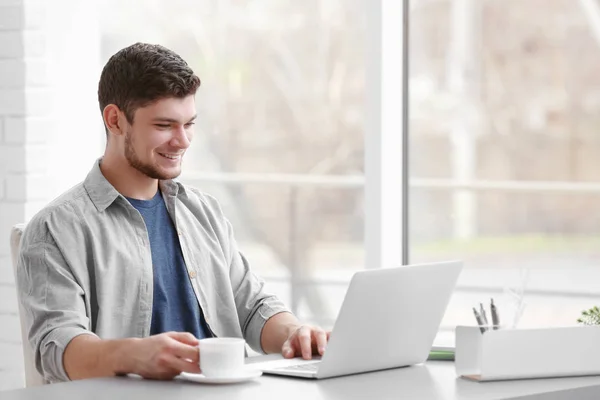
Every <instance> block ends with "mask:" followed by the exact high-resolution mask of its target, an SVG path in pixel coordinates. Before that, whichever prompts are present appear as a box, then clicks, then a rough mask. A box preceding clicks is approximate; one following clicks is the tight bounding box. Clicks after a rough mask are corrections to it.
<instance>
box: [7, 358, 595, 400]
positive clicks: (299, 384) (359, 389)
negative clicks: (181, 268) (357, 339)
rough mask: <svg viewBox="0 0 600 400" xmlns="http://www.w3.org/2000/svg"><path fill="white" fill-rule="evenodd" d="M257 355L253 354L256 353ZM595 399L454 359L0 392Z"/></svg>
mask: <svg viewBox="0 0 600 400" xmlns="http://www.w3.org/2000/svg"><path fill="white" fill-rule="evenodd" d="M257 359H259V357H257ZM515 398H519V399H521V398H522V399H529V400H538V399H549V400H558V399H600V377H598V376H596V377H580V378H559V379H535V380H523V381H506V382H487V383H477V382H471V381H467V380H464V379H462V378H457V377H456V375H455V372H454V364H453V363H452V362H448V361H429V362H427V363H426V364H424V365H418V366H413V367H407V368H398V369H393V370H387V371H380V372H372V373H367V374H360V375H352V376H346V377H341V378H331V379H325V380H321V381H314V380H304V379H298V378H285V377H275V376H267V375H263V376H262V377H260V378H258V379H257V380H255V381H251V382H246V383H241V384H235V385H224V386H217V385H201V384H197V383H192V382H185V381H178V380H175V381H166V382H159V381H149V380H143V379H136V378H125V377H123V378H101V379H89V380H84V381H76V382H68V383H59V384H54V385H47V386H42V387H36V388H31V389H19V390H13V391H7V392H0V399H1V400H34V399H43V400H63V399H64V400H82V399H85V400H92V399H111V400H112V399H127V400H134V399H143V400H154V399H156V400H159V399H160V400H163V399H173V400H174V399H183V400H187V399H189V400H201V399H217V400H220V399H223V400H225V399H228V400H229V399H231V400H235V399H259V400H276V399H277V400H280V399H284V400H296V399H298V400H299V399H302V400H313V399H314V400H319V399H323V400H347V399H419V400H421V399H459V400H491V399H515Z"/></svg>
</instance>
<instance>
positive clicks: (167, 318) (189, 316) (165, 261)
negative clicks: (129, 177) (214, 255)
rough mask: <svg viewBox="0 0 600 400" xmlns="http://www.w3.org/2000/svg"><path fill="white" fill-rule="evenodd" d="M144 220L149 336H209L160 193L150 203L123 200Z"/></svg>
mask: <svg viewBox="0 0 600 400" xmlns="http://www.w3.org/2000/svg"><path fill="white" fill-rule="evenodd" d="M127 200H129V202H130V203H131V205H133V206H134V207H135V208H136V209H137V210H138V211H139V212H140V214H142V217H143V218H144V222H145V223H146V228H147V229H148V237H149V239H150V251H151V253H152V267H153V272H154V296H153V302H152V324H151V327H150V334H151V335H155V334H158V333H163V332H169V331H176V332H189V333H191V334H193V335H194V336H195V337H197V338H198V339H202V338H205V337H209V336H210V335H208V333H209V330H208V328H207V326H206V322H205V321H204V317H203V315H202V310H201V309H200V306H199V304H198V300H197V299H196V295H195V294H194V289H193V288H192V284H191V282H190V278H189V276H188V272H187V268H186V266H185V261H184V259H183V254H182V252H181V246H180V244H179V238H178V237H177V233H176V232H175V227H174V226H173V221H172V220H171V217H170V216H169V213H168V211H167V207H166V206H165V202H164V201H163V198H162V195H161V193H160V190H158V191H157V192H156V195H155V196H154V197H153V198H152V199H151V200H137V199H131V198H127Z"/></svg>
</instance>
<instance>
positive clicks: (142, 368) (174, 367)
mask: <svg viewBox="0 0 600 400" xmlns="http://www.w3.org/2000/svg"><path fill="white" fill-rule="evenodd" d="M197 346H198V339H196V338H195V337H194V335H192V334H190V333H185V332H167V333H161V334H160V335H154V336H150V337H147V338H143V339H135V340H134V342H133V343H132V346H131V348H130V349H129V351H127V355H128V356H129V357H131V359H130V362H131V364H130V365H131V370H130V371H123V372H126V373H127V372H131V373H134V374H137V375H141V376H142V377H144V378H149V379H172V378H174V377H175V376H177V375H179V373H181V372H191V373H199V372H200V368H199V367H198V360H199V353H198V347H197Z"/></svg>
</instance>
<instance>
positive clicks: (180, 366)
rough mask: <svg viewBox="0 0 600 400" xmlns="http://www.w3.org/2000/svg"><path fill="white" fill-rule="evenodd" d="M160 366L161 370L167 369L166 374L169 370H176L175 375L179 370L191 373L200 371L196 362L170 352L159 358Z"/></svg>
mask: <svg viewBox="0 0 600 400" xmlns="http://www.w3.org/2000/svg"><path fill="white" fill-rule="evenodd" d="M160 366H161V367H162V368H163V370H165V371H167V374H168V373H169V372H171V371H177V374H176V375H178V374H179V372H190V373H193V374H197V373H199V372H200V367H199V366H198V363H197V362H192V361H187V360H184V359H181V358H179V357H177V356H175V355H172V354H165V355H164V356H163V358H162V359H161V362H160ZM171 373H172V372H171Z"/></svg>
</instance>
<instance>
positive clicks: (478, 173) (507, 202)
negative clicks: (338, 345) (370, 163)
mask: <svg viewBox="0 0 600 400" xmlns="http://www.w3.org/2000/svg"><path fill="white" fill-rule="evenodd" d="M599 7H600V3H599V2H597V1H595V0H589V1H585V0H582V1H571V0H543V1H532V0H528V1H523V0H490V1H479V0H438V1H423V0H421V1H420V0H411V1H410V9H411V11H410V19H411V20H410V58H409V61H410V130H409V132H410V150H409V151H410V176H411V179H410V260H411V261H412V262H421V261H435V260H446V259H462V260H464V261H465V270H464V271H463V274H462V276H461V278H460V282H459V286H458V289H457V292H456V294H455V295H454V297H453V299H452V303H451V304H450V307H449V309H448V312H447V314H446V316H445V319H444V321H443V326H442V329H443V331H446V332H451V331H452V330H453V327H454V326H455V325H456V324H468V325H472V324H474V323H475V319H474V316H473V314H472V312H470V311H469V310H470V309H471V307H473V306H476V305H478V303H479V302H483V303H485V304H489V300H490V297H494V299H495V300H496V301H497V303H499V304H500V307H501V310H502V312H501V313H503V314H504V315H503V316H504V322H507V323H512V322H513V318H512V317H513V315H514V312H513V310H514V309H516V305H517V303H518V298H519V297H520V295H523V296H521V298H522V299H523V303H524V307H523V308H522V315H521V318H520V321H519V323H518V325H519V326H521V327H531V326H543V325H571V324H574V323H575V321H576V319H577V317H578V315H579V313H580V312H581V310H583V309H585V308H589V307H591V306H592V305H594V304H596V302H597V301H598V299H599V298H600V284H599V282H600V265H599V264H600V184H598V183H597V182H598V180H599V179H600V168H599V167H600V165H599V163H598V160H599V159H600V158H599V157H598V156H599V154H600V140H599V136H598V124H599V116H600V97H599V95H598V91H597V87H598V84H599V83H600V82H599V81H600V74H598V71H599V70H600V25H599V21H600V8H599Z"/></svg>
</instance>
